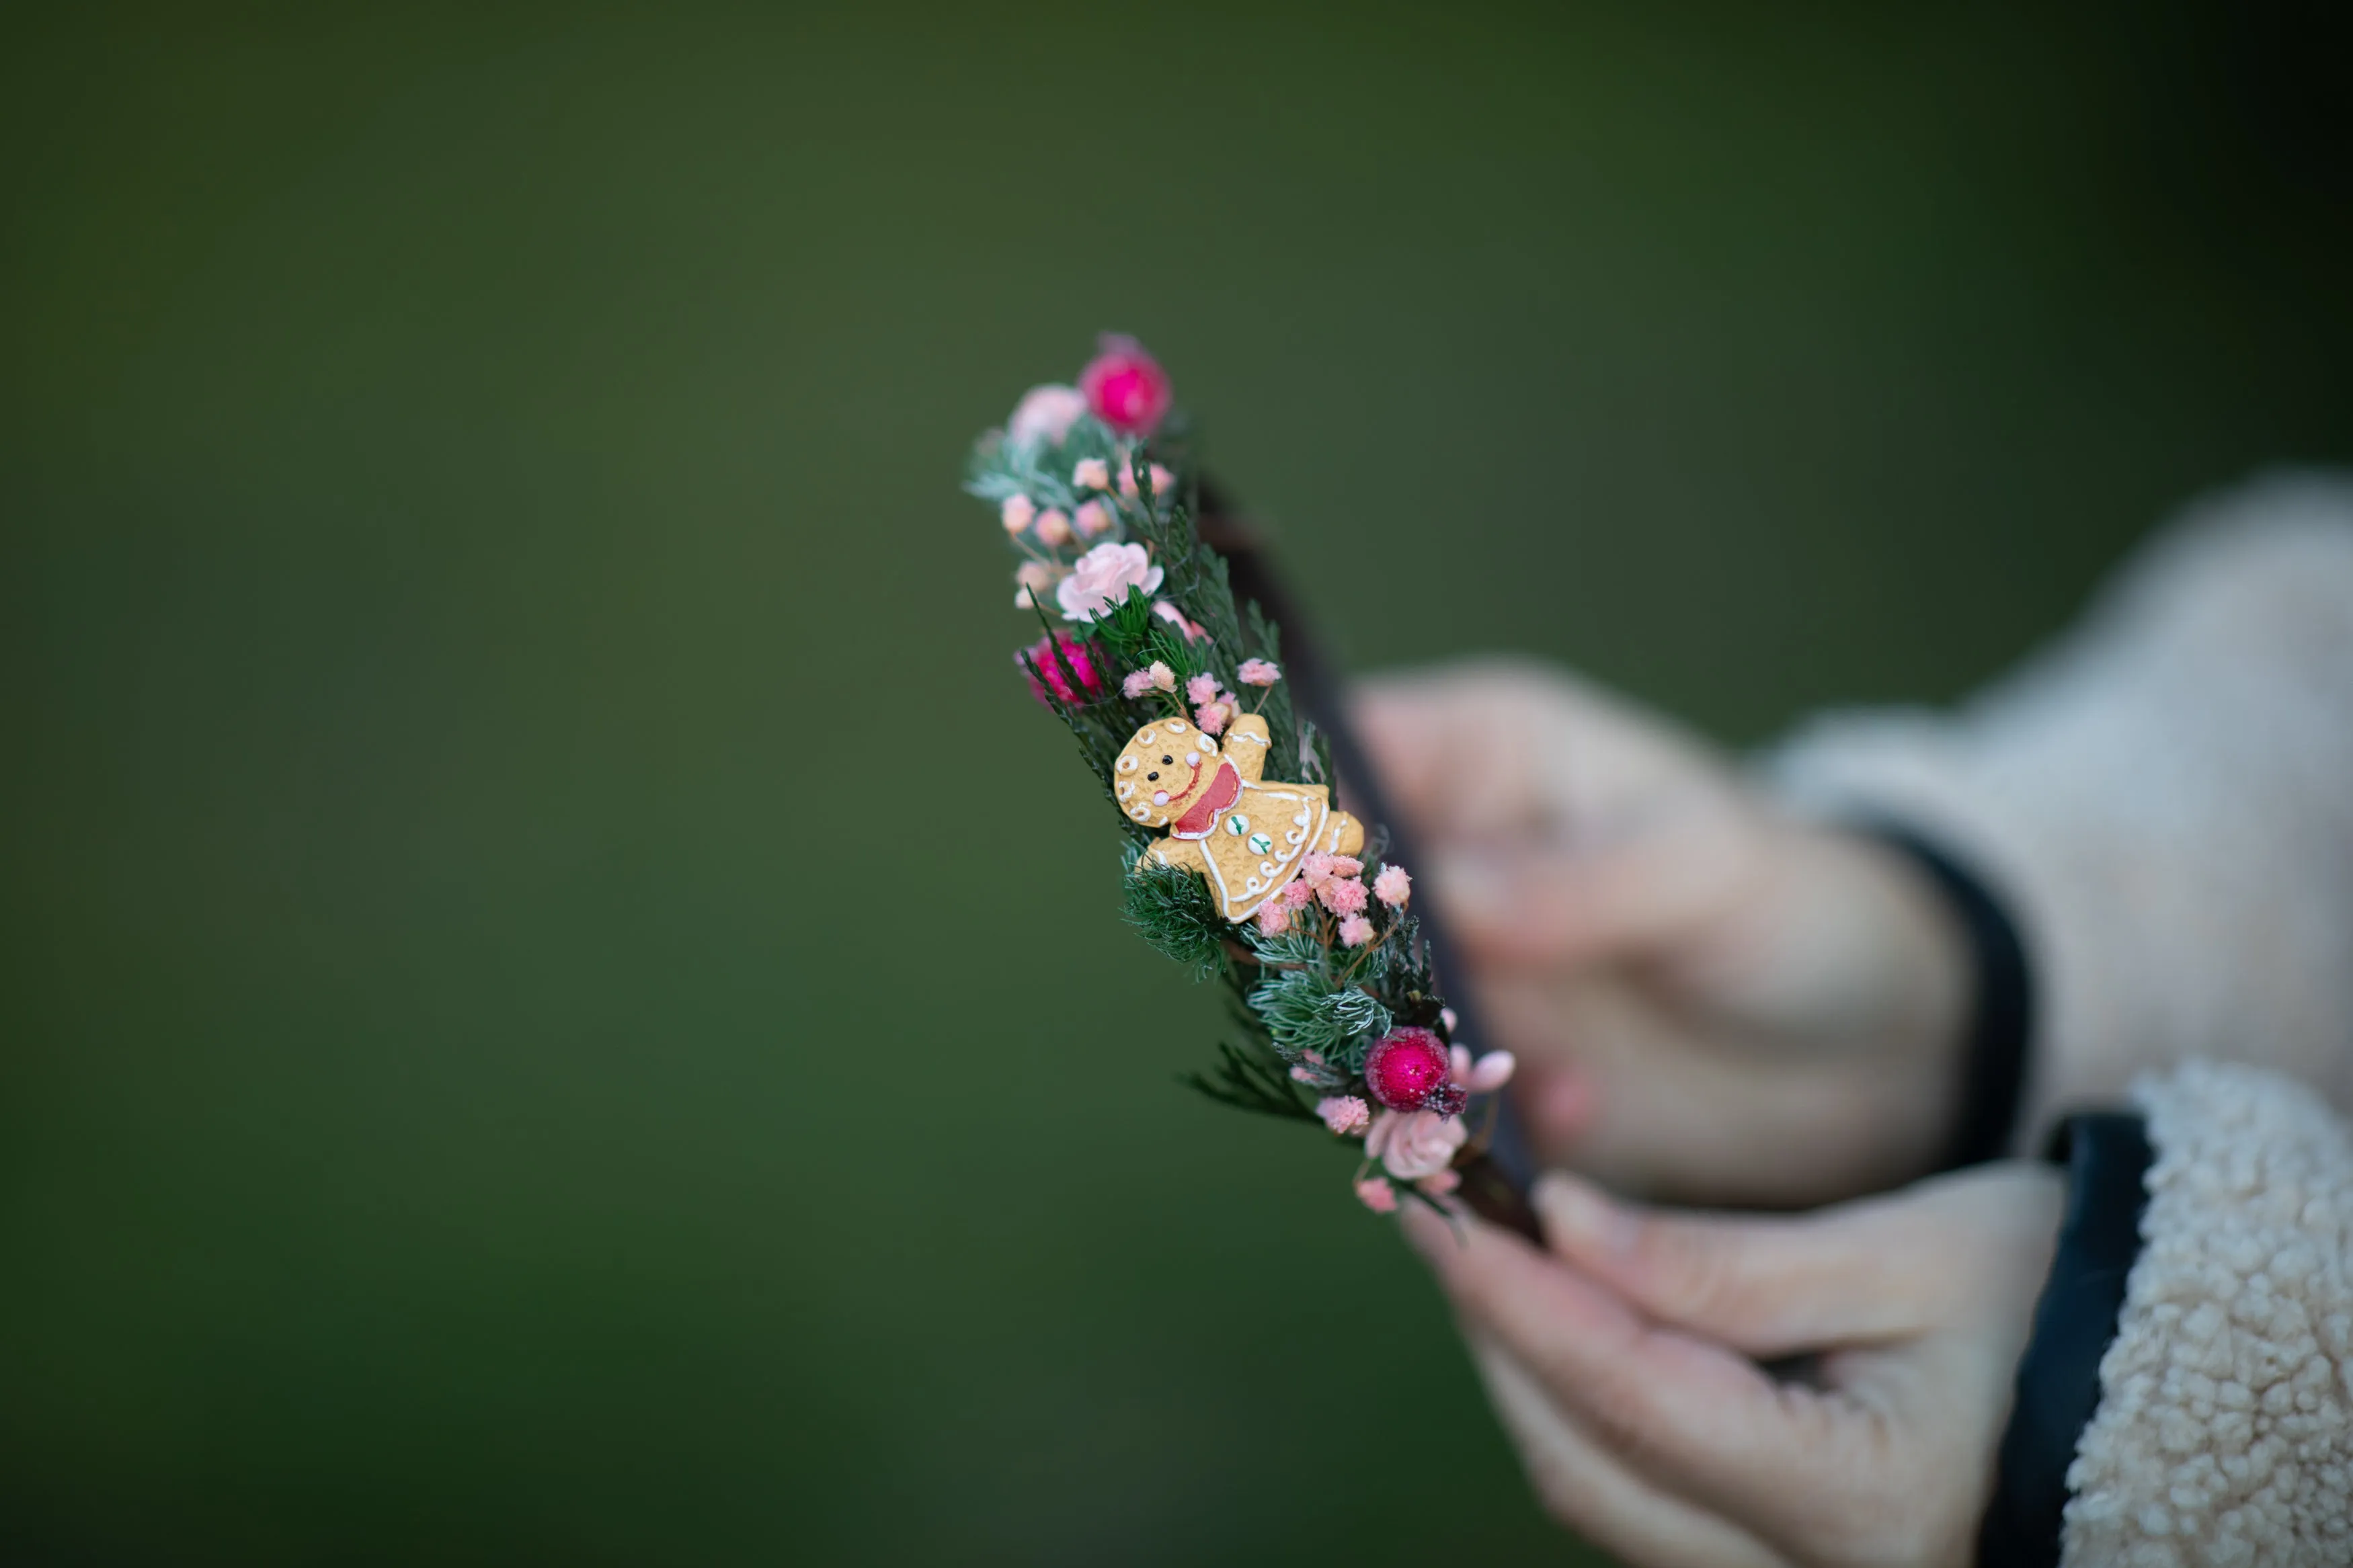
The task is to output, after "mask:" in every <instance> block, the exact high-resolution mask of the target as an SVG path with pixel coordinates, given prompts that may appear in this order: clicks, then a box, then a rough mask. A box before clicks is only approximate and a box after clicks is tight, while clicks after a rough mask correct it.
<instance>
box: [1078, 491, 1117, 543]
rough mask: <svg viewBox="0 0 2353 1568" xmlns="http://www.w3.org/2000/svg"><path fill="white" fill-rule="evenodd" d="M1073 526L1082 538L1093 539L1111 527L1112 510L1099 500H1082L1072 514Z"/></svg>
mask: <svg viewBox="0 0 2353 1568" xmlns="http://www.w3.org/2000/svg"><path fill="white" fill-rule="evenodd" d="M1071 526H1072V527H1073V528H1076V529H1077V530H1078V531H1079V534H1080V536H1081V537H1082V538H1085V539H1092V538H1093V537H1094V536H1095V535H1096V534H1098V533H1101V532H1103V531H1104V530H1105V529H1107V528H1109V527H1110V526H1111V508H1109V507H1107V506H1105V505H1103V502H1101V501H1099V500H1082V501H1081V502H1080V503H1079V504H1078V508H1077V510H1074V511H1072V512H1071Z"/></svg>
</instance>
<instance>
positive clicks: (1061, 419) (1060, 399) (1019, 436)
mask: <svg viewBox="0 0 2353 1568" xmlns="http://www.w3.org/2000/svg"><path fill="white" fill-rule="evenodd" d="M1086 411H1087V395H1086V394H1085V393H1083V392H1081V391H1080V390H1079V389H1078V388H1077V387H1075V386H1057V385H1053V384H1048V385H1045V386H1033V387H1031V388H1030V389H1029V391H1027V392H1025V393H1023V394H1022V395H1021V401H1020V402H1019V403H1018V404H1016V405H1014V408H1013V417H1012V418H1010V419H1008V420H1007V421H1006V422H1005V433H1006V434H1007V435H1008V436H1009V437H1012V438H1013V439H1014V440H1016V441H1044V442H1047V443H1049V444H1050V445H1059V444H1060V441H1061V439H1062V437H1065V436H1067V435H1069V434H1070V433H1071V426H1073V425H1075V424H1077V423H1078V422H1079V416H1081V415H1082V414H1084V413H1085V412H1086Z"/></svg>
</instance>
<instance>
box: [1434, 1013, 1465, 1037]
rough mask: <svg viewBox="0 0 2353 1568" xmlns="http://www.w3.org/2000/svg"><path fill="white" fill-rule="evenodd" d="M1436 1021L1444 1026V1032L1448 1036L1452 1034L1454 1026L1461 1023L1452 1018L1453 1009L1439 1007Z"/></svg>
mask: <svg viewBox="0 0 2353 1568" xmlns="http://www.w3.org/2000/svg"><path fill="white" fill-rule="evenodd" d="M1438 1021H1439V1022H1440V1023H1441V1024H1444V1025H1445V1026H1446V1032H1447V1033H1448V1034H1450V1035H1451V1034H1452V1033H1453V1032H1454V1026H1456V1025H1458V1024H1460V1023H1461V1022H1462V1020H1461V1019H1460V1018H1458V1017H1456V1016H1454V1009H1453V1008H1451V1007H1440V1009H1439V1010H1438Z"/></svg>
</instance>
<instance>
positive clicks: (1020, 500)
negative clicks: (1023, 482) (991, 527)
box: [997, 496, 1038, 533]
mask: <svg viewBox="0 0 2353 1568" xmlns="http://www.w3.org/2000/svg"><path fill="white" fill-rule="evenodd" d="M1037 515H1038V503H1037V502H1036V501H1033V500H1030V499H1029V497H1028V496H1007V497H1006V498H1005V504H1003V505H1002V506H1000V507H998V508H997V517H998V519H999V520H1000V521H1003V522H1004V524H1005V531H1006V532H1008V533H1018V532H1020V531H1022V530H1023V529H1025V528H1028V527H1029V521H1030V520H1031V519H1032V518H1034V517H1036V516H1037Z"/></svg>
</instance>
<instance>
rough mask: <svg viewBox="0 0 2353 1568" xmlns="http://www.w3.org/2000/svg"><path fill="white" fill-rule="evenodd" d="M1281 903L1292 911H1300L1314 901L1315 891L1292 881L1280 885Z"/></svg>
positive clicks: (1298, 881)
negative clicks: (1287, 905) (1288, 906)
mask: <svg viewBox="0 0 2353 1568" xmlns="http://www.w3.org/2000/svg"><path fill="white" fill-rule="evenodd" d="M1282 901H1283V902H1284V903H1286V904H1289V905H1290V906H1291V907H1292V908H1293V909H1294V910H1296V909H1301V908H1303V907H1304V906H1306V905H1308V904H1311V903H1313V902H1314V901H1315V889H1313V888H1311V887H1309V886H1308V885H1307V884H1306V883H1305V882H1303V881H1300V880H1293V881H1289V882H1285V883H1284V884H1283V885H1282Z"/></svg>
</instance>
